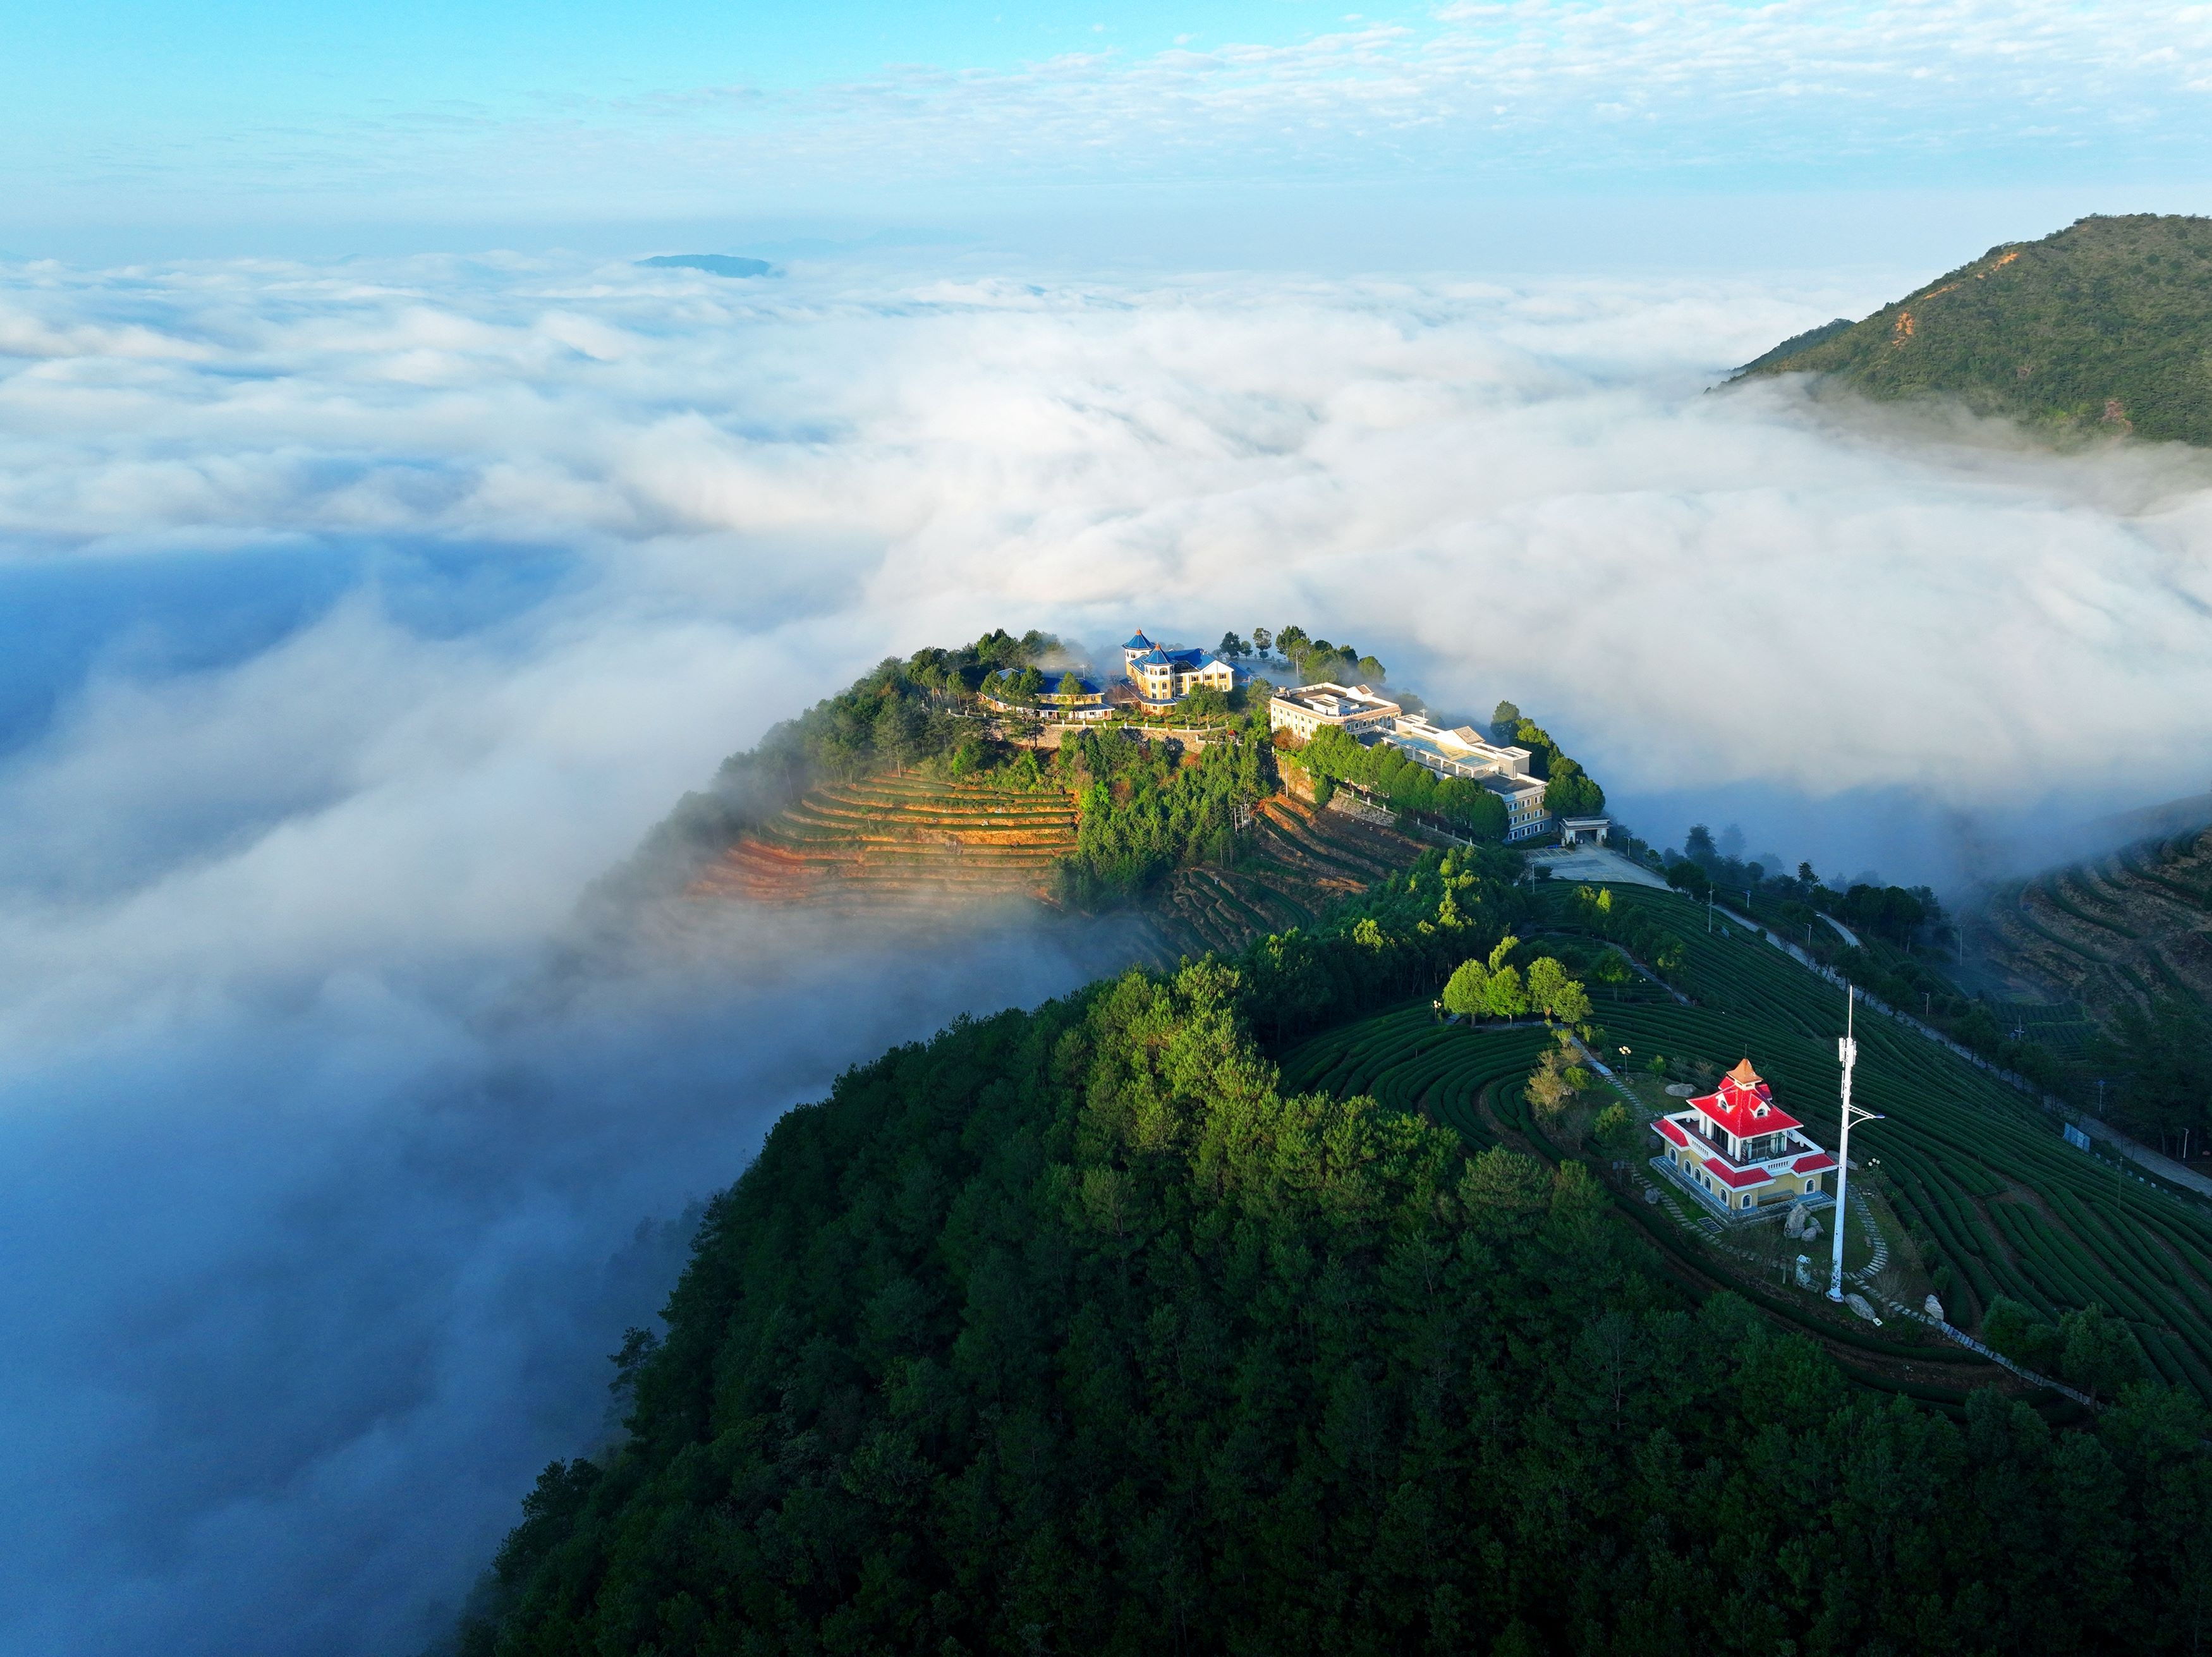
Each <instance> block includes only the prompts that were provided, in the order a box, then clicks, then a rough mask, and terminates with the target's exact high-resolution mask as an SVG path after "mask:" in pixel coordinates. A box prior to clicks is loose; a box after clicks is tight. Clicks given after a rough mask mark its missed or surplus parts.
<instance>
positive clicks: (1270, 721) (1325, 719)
mask: <svg viewBox="0 0 2212 1657" xmlns="http://www.w3.org/2000/svg"><path fill="white" fill-rule="evenodd" d="M1405 711H1406V710H1405V709H1403V708H1402V707H1399V706H1398V704H1397V703H1395V702H1394V701H1390V700H1389V699H1388V698H1387V697H1383V696H1378V695H1376V694H1375V692H1374V691H1373V690H1372V689H1370V688H1369V687H1368V686H1366V685H1364V684H1362V685H1346V684H1330V683H1322V684H1309V685H1301V686H1299V687H1298V688H1297V689H1296V690H1279V691H1277V692H1276V693H1275V694H1274V695H1273V696H1270V697H1269V698H1268V699H1267V728H1268V729H1269V730H1270V731H1289V732H1290V733H1291V735H1292V736H1294V737H1297V739H1298V740H1299V741H1300V742H1311V741H1312V740H1313V735H1314V732H1315V731H1319V730H1320V729H1322V726H1324V725H1334V727H1335V728H1337V729H1338V730H1340V731H1346V732H1348V733H1350V734H1351V735H1352V736H1364V735H1368V734H1370V733H1372V732H1375V731H1387V730H1389V728H1390V724H1391V721H1393V720H1395V719H1398V718H1399V717H1400V716H1401V715H1402V714H1403V713H1405Z"/></svg>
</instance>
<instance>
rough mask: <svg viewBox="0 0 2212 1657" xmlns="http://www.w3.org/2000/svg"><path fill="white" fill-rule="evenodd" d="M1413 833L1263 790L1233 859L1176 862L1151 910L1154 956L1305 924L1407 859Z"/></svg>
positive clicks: (1238, 944) (1222, 947)
mask: <svg viewBox="0 0 2212 1657" xmlns="http://www.w3.org/2000/svg"><path fill="white" fill-rule="evenodd" d="M1422 850H1423V847H1421V845H1420V843H1419V842H1418V841H1413V840H1411V839H1408V838H1407V836H1406V835H1401V834H1398V833H1397V832H1395V830H1393V829H1383V828H1378V827H1376V826H1375V825H1373V824H1371V823H1365V822H1360V821H1359V820H1358V819H1357V818H1356V817H1352V816H1347V815H1346V814H1345V813H1344V812H1341V811H1331V810H1321V809H1318V808H1316V807H1315V806H1312V805H1310V804H1306V803H1305V802H1304V801H1303V800H1296V799H1292V798H1290V797H1288V796H1287V795H1280V794H1279V795H1277V796H1275V797H1274V798H1271V799H1267V800H1263V801H1261V803H1260V804H1259V805H1258V807H1256V808H1255V810H1254V811H1253V813H1252V821H1251V823H1250V825H1249V827H1248V828H1247V829H1246V830H1245V832H1244V835H1243V852H1242V855H1240V857H1239V858H1238V859H1237V862H1236V863H1235V864H1234V865H1227V866H1213V865H1208V866H1206V867H1203V868H1197V869H1180V870H1177V871H1176V873H1175V874H1174V875H1173V876H1172V877H1170V878H1169V880H1168V881H1167V882H1166V883H1165V886H1164V889H1163V890H1162V891H1161V892H1160V894H1159V895H1158V901H1157V905H1156V907H1155V911H1154V917H1153V918H1154V923H1155V925H1156V926H1158V929H1159V931H1160V933H1161V938H1162V943H1163V945H1164V950H1163V959H1164V960H1172V959H1174V958H1175V957H1176V956H1184V955H1192V956H1196V955H1203V954H1205V953H1206V951H1207V950H1215V951H1218V952H1219V953H1221V954H1225V955H1226V954H1231V953H1233V952H1235V951H1236V950H1241V949H1243V947H1244V945H1245V944H1248V943H1249V942H1250V941H1251V940H1252V939H1254V938H1263V937H1265V936H1266V935H1267V933H1269V932H1287V931H1288V930H1289V929H1290V928H1291V927H1293V926H1312V925H1313V923H1314V921H1315V920H1316V919H1317V918H1318V917H1319V916H1320V914H1321V913H1322V912H1323V911H1325V910H1326V909H1328V907H1330V906H1331V905H1332V904H1334V903H1336V902H1339V901H1341V900H1343V899H1345V898H1347V897H1351V896H1353V895H1357V894H1358V893H1360V892H1364V891H1365V890H1366V889H1368V888H1369V887H1370V886H1372V885H1373V884H1374V883H1376V881H1378V880H1380V879H1382V878H1383V877H1385V876H1387V875H1390V874H1394V873H1396V872H1397V871H1400V870H1402V869H1404V868H1406V867H1407V865H1410V864H1411V863H1412V862H1413V859H1415V858H1417V857H1419V855H1420V853H1421V852H1422Z"/></svg>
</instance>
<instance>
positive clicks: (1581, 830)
mask: <svg viewBox="0 0 2212 1657" xmlns="http://www.w3.org/2000/svg"><path fill="white" fill-rule="evenodd" d="M1612 832H1613V819H1612V818H1611V817H1562V818H1560V819H1559V844H1560V845H1562V846H1602V845H1604V844H1605V837H1606V836H1607V835H1608V834H1610V833H1612Z"/></svg>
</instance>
